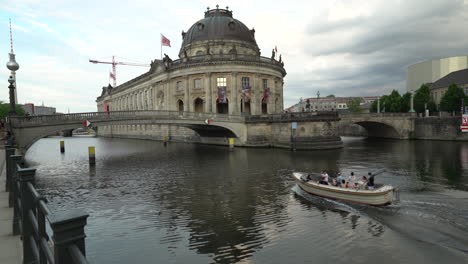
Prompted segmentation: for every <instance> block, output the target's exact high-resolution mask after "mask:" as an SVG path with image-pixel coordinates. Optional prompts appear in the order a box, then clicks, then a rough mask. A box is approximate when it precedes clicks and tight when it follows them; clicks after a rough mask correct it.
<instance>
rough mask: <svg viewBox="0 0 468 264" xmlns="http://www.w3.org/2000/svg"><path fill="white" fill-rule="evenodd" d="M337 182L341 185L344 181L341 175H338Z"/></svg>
mask: <svg viewBox="0 0 468 264" xmlns="http://www.w3.org/2000/svg"><path fill="white" fill-rule="evenodd" d="M336 180H337V181H338V183H341V182H342V181H343V180H344V179H343V176H341V173H339V172H338V173H337V174H336Z"/></svg>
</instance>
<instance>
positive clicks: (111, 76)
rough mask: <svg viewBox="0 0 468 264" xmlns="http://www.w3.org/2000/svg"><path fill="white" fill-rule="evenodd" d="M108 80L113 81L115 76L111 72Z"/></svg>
mask: <svg viewBox="0 0 468 264" xmlns="http://www.w3.org/2000/svg"><path fill="white" fill-rule="evenodd" d="M109 78H111V79H113V80H115V75H114V74H113V73H112V72H109Z"/></svg>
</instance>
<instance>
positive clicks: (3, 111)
mask: <svg viewBox="0 0 468 264" xmlns="http://www.w3.org/2000/svg"><path fill="white" fill-rule="evenodd" d="M9 112H10V104H7V103H4V102H3V101H0V120H5V119H6V117H7V116H8V113H9ZM16 114H17V115H19V116H24V109H23V108H22V107H21V106H19V105H16Z"/></svg>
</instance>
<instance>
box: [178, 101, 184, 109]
mask: <svg viewBox="0 0 468 264" xmlns="http://www.w3.org/2000/svg"><path fill="white" fill-rule="evenodd" d="M177 105H178V110H179V112H183V111H184V102H183V101H182V100H180V99H179V101H177Z"/></svg>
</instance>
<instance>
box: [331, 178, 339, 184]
mask: <svg viewBox="0 0 468 264" xmlns="http://www.w3.org/2000/svg"><path fill="white" fill-rule="evenodd" d="M332 185H333V186H338V182H337V181H336V179H335V178H332Z"/></svg>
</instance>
